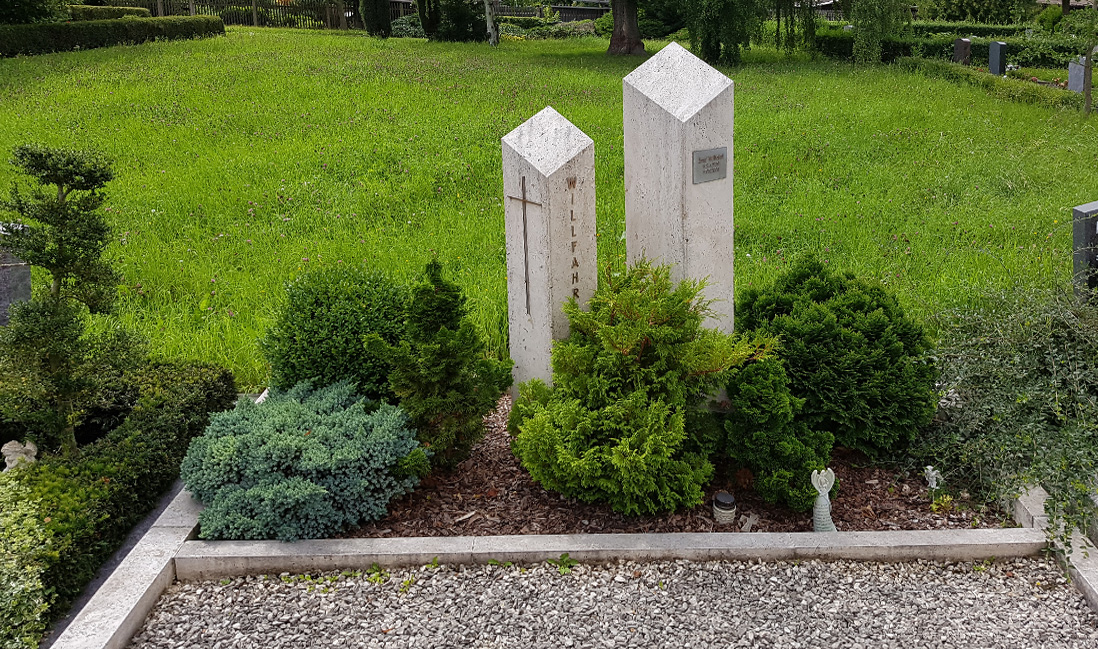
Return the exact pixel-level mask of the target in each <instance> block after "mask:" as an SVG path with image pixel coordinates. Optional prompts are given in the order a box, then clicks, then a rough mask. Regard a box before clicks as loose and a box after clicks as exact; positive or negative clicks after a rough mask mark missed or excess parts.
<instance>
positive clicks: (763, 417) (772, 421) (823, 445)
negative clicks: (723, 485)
mask: <svg viewBox="0 0 1098 649" xmlns="http://www.w3.org/2000/svg"><path fill="white" fill-rule="evenodd" d="M726 391H727V394H728V412H727V419H726V420H725V423H724V429H725V432H726V434H727V444H728V445H727V452H728V456H729V457H730V458H732V460H733V461H735V462H738V463H739V464H740V465H742V466H746V467H748V468H750V469H751V470H752V471H753V472H754V474H755V491H757V492H758V493H759V495H760V496H762V498H763V499H764V500H766V501H767V502H776V503H782V504H785V505H787V506H788V507H790V508H791V509H794V510H797V511H804V510H807V509H809V508H811V507H812V503H813V502H815V500H816V489H815V487H813V486H812V482H811V480H810V476H811V475H812V471H814V470H818V471H823V470H824V469H825V468H826V467H827V463H828V461H829V460H830V459H831V446H832V444H834V442H835V437H834V436H833V435H832V434H831V433H828V432H823V431H814V430H811V429H809V427H808V426H807V425H806V424H805V423H804V422H803V421H798V420H797V419H796V415H797V413H799V412H800V411H801V408H803V407H804V399H798V398H797V397H794V396H793V395H792V394H790V392H789V379H788V377H787V376H786V373H785V369H784V368H783V367H782V362H781V361H780V360H779V359H778V358H776V357H773V356H772V357H770V358H766V359H764V360H761V361H759V362H757V363H751V364H749V365H746V366H744V367H742V368H740V369H738V370H736V372H735V374H733V375H732V378H731V379H730V380H729V382H728V385H727V388H726Z"/></svg>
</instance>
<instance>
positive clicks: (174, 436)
mask: <svg viewBox="0 0 1098 649" xmlns="http://www.w3.org/2000/svg"><path fill="white" fill-rule="evenodd" d="M137 380H138V382H139V384H140V394H141V397H140V399H139V401H138V404H137V406H136V407H135V408H134V410H133V411H132V412H131V413H130V415H129V416H128V417H127V418H126V419H125V421H123V423H122V425H120V426H119V427H118V428H116V429H115V430H113V431H111V432H110V433H108V434H107V436H106V437H103V438H102V439H99V440H98V441H96V442H94V443H92V444H89V445H88V446H85V447H83V448H82V449H81V454H80V456H79V458H78V459H77V460H75V461H71V460H66V459H64V458H60V457H56V456H47V457H45V458H43V459H42V460H41V461H39V462H38V463H36V464H34V465H32V466H30V467H28V468H27V469H25V470H23V469H20V470H19V473H20V475H19V476H18V478H19V481H20V482H21V483H22V484H23V485H25V486H26V487H27V488H28V489H29V490H30V492H31V494H32V498H33V500H36V501H38V502H40V504H41V505H40V506H41V510H40V514H41V520H43V521H44V523H45V525H46V528H47V530H48V532H49V533H50V534H51V535H52V538H53V550H54V551H55V552H56V555H55V556H54V558H52V559H51V560H49V561H48V562H47V565H46V566H45V570H44V572H43V573H42V582H43V583H44V584H45V586H46V589H47V592H48V594H49V596H50V597H51V598H52V597H55V598H56V601H55V602H54V605H53V607H52V608H51V614H52V617H57V614H58V613H61V612H64V610H65V609H66V608H67V607H68V605H69V604H70V603H71V602H72V600H73V599H75V598H76V597H77V596H78V595H79V594H80V592H81V591H82V590H83V588H84V586H85V585H86V584H87V583H88V581H89V580H91V578H92V577H93V576H94V575H95V571H96V570H97V569H98V568H99V566H100V565H101V564H102V563H103V561H105V560H106V559H107V558H108V557H109V556H110V555H111V553H113V552H114V551H115V550H116V549H117V548H118V546H119V545H121V543H122V541H123V540H124V539H125V538H126V535H127V534H128V533H129V531H130V529H131V528H132V527H133V526H134V525H135V524H136V523H137V522H139V521H140V520H141V519H142V518H144V517H145V516H146V515H148V513H149V512H150V511H151V510H152V509H153V508H154V507H155V506H156V503H157V501H158V500H159V499H160V497H161V496H162V495H163V493H164V492H165V491H166V490H167V489H168V488H169V487H170V486H171V484H172V482H174V481H175V479H176V478H177V477H178V475H179V465H180V463H181V462H182V460H183V455H184V453H185V452H186V450H187V446H188V444H189V443H190V441H191V439H193V438H194V437H196V436H197V435H199V434H200V433H201V432H202V431H203V430H204V429H205V427H206V425H207V424H208V423H209V413H210V412H215V411H220V410H225V409H227V408H229V407H231V406H232V404H233V402H234V401H235V399H236V384H235V381H234V380H233V376H232V374H231V373H230V372H229V371H228V370H226V369H223V368H219V367H216V366H212V365H206V364H175V363H156V364H153V365H151V366H149V367H148V368H146V369H144V370H142V371H141V372H140V375H139V376H138V378H137ZM4 542H6V540H4Z"/></svg>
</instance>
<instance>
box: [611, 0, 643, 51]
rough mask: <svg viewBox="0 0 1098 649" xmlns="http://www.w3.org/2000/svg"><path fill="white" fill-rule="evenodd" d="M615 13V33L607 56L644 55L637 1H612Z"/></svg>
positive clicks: (612, 35) (612, 9)
mask: <svg viewBox="0 0 1098 649" xmlns="http://www.w3.org/2000/svg"><path fill="white" fill-rule="evenodd" d="M610 9H611V11H613V12H614V33H613V34H611V35H610V49H608V50H607V51H606V53H607V54H644V43H643V42H642V41H641V35H640V25H639V24H638V23H637V0H610Z"/></svg>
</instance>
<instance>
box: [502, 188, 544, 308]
mask: <svg viewBox="0 0 1098 649" xmlns="http://www.w3.org/2000/svg"><path fill="white" fill-rule="evenodd" d="M507 198H509V199H511V200H513V201H520V202H521V203H522V255H523V264H524V267H525V269H526V315H530V244H529V241H528V237H527V232H528V229H527V227H526V206H527V205H537V206H538V207H541V203H535V202H534V201H532V200H530V199H528V198H526V176H523V177H522V196H508V197H507Z"/></svg>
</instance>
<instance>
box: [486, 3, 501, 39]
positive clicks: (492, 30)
mask: <svg viewBox="0 0 1098 649" xmlns="http://www.w3.org/2000/svg"><path fill="white" fill-rule="evenodd" d="M497 2H498V0H484V21H485V22H486V23H488V44H489V45H491V46H492V47H495V46H496V45H499V25H497V24H496V3H497Z"/></svg>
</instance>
